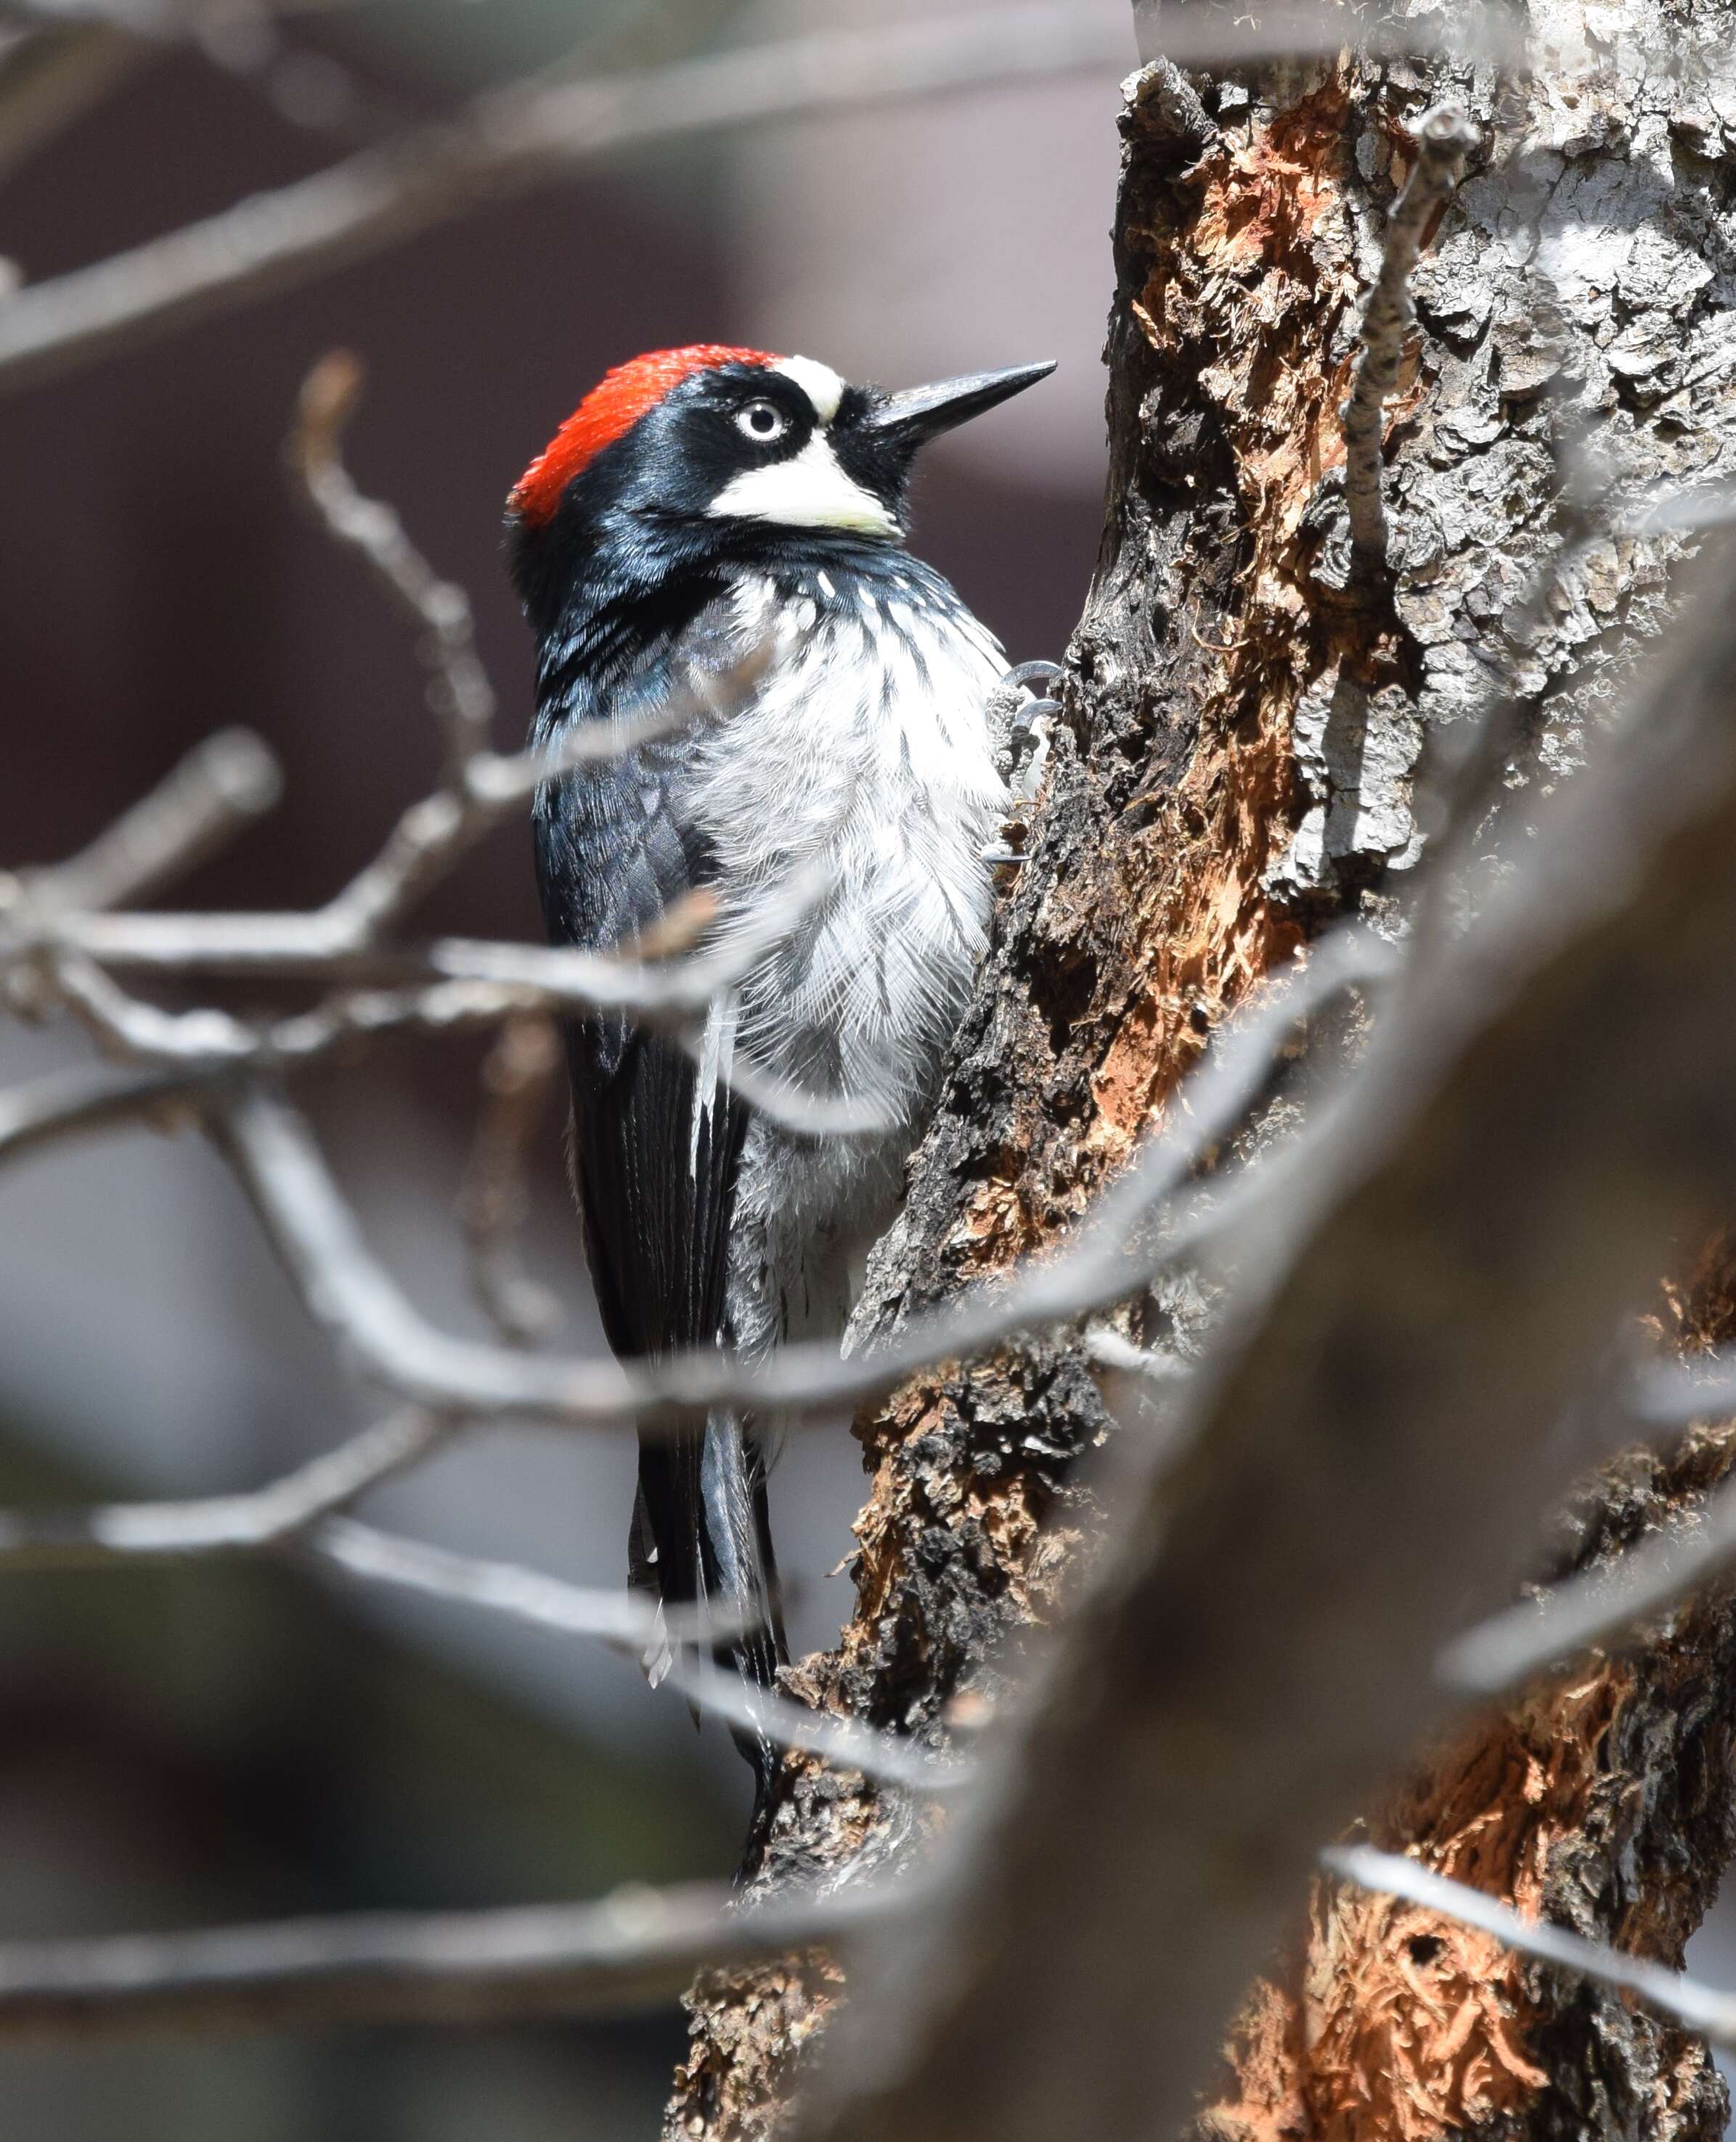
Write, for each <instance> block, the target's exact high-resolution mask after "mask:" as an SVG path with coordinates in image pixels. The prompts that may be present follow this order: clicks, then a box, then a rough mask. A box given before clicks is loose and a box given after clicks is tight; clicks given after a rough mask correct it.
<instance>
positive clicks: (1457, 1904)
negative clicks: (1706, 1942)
mask: <svg viewBox="0 0 1736 2142" xmlns="http://www.w3.org/2000/svg"><path fill="white" fill-rule="evenodd" d="M1320 1863H1321V1864H1322V1866H1324V1868H1326V1869H1327V1871H1328V1872H1329V1873H1333V1874H1336V1875H1337V1876H1338V1877H1339V1879H1340V1880H1341V1881H1344V1882H1354V1883H1356V1884H1357V1886H1358V1887H1359V1888H1364V1889H1372V1890H1374V1891H1375V1892H1376V1893H1377V1894H1378V1895H1381V1896H1387V1897H1400V1898H1403V1899H1404V1900H1405V1902H1406V1903H1412V1904H1420V1905H1422V1906H1423V1908H1424V1909H1425V1910H1427V1911H1431V1912H1438V1913H1440V1915H1441V1917H1443V1918H1445V1919H1453V1920H1457V1922H1458V1923H1459V1924H1460V1925H1462V1926H1467V1927H1477V1930H1478V1931H1479V1932H1482V1933H1486V1934H1492V1935H1493V1936H1494V1937H1495V1939H1496V1940H1497V1941H1498V1942H1505V1943H1506V1944H1507V1947H1509V1948H1514V1949H1517V1950H1518V1951H1519V1952H1520V1954H1521V1956H1531V1957H1536V1959H1537V1961H1538V1962H1540V1963H1550V1964H1554V1965H1556V1967H1558V1968H1559V1969H1561V1970H1562V1971H1571V1972H1573V1974H1574V1975H1575V1976H1576V1977H1579V1978H1589V1979H1591V1980H1592V1981H1594V1982H1595V1983H1596V1984H1597V1985H1599V1986H1613V1987H1616V1988H1617V1989H1618V1991H1621V1992H1623V1993H1632V1994H1635V1995H1637V1996H1638V1997H1639V1998H1640V2000H1642V2001H1645V2003H1646V2004H1647V2005H1648V2006H1650V2007H1652V2008H1655V2009H1656V2010H1657V2011H1658V2012H1659V2014H1660V2015H1661V2016H1667V2017H1668V2018H1669V2021H1671V2022H1672V2023H1679V2024H1680V2025H1681V2026H1682V2027H1683V2028H1684V2030H1688V2031H1697V2032H1698V2033H1699V2036H1701V2037H1703V2038H1709V2039H1710V2040H1711V2041H1712V2043H1713V2044H1714V2046H1736V1994H1731V1993H1721V1992H1719V1991H1718V1990H1717V1988H1716V1987H1711V1986H1704V1985H1702V1984H1701V1983H1700V1982H1699V1980H1698V1979H1694V1978H1690V1977H1689V1976H1688V1975H1687V1973H1686V1972H1680V1971H1669V1970H1666V1969H1665V1968H1664V1966H1663V1965H1662V1964H1661V1963H1649V1962H1646V1960H1645V1958H1644V1957H1637V1956H1624V1955H1623V1954H1622V1953H1621V1952H1620V1949H1614V1948H1611V1947H1609V1946H1608V1945H1607V1943H1605V1942H1594V1941H1587V1940H1586V1939H1585V1937H1583V1936H1582V1935H1580V1934H1576V1933H1570V1932H1568V1931H1567V1929H1566V1927H1551V1926H1547V1925H1546V1924H1545V1923H1544V1922H1542V1921H1541V1920H1539V1919H1527V1918H1524V1917H1521V1915H1520V1914H1519V1913H1517V1912H1516V1911H1515V1910H1514V1909H1513V1908H1512V1905H1510V1904H1503V1903H1500V1902H1499V1901H1498V1900H1497V1898H1493V1897H1487V1896H1485V1895H1484V1894H1483V1893H1482V1890H1480V1889H1472V1888H1467V1885H1466V1884H1465V1883H1462V1882H1454V1881H1452V1880H1449V1879H1448V1878H1447V1876H1446V1875H1444V1874H1437V1873H1435V1872H1434V1871H1433V1868H1428V1867H1423V1866H1421V1865H1419V1864H1418V1862H1417V1861H1416V1860H1414V1859H1407V1858H1403V1857H1402V1856H1401V1855H1400V1854H1398V1853H1393V1852H1377V1851H1375V1850H1374V1848H1373V1846H1371V1845H1367V1844H1347V1845H1334V1846H1330V1847H1329V1848H1328V1849H1327V1850H1325V1851H1324V1852H1323V1853H1321V1854H1320Z"/></svg>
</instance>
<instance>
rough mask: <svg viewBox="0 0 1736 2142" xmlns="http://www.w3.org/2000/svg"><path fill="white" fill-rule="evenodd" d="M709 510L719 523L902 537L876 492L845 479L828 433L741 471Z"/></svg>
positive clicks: (853, 480) (719, 494)
mask: <svg viewBox="0 0 1736 2142" xmlns="http://www.w3.org/2000/svg"><path fill="white" fill-rule="evenodd" d="M706 510H707V511H708V512H709V513H710V514H712V515H713V516H715V517H716V518H717V519H718V520H727V519H730V518H734V519H737V520H742V521H776V522H777V524H778V526H780V527H783V528H848V529H851V530H852V531H855V532H856V534H858V535H897V534H898V533H899V532H900V531H899V526H898V523H897V521H895V520H894V518H893V517H892V516H891V515H890V513H889V512H888V511H886V509H885V506H882V505H881V503H880V501H879V500H878V499H877V498H875V496H874V495H873V494H872V492H870V491H864V490H863V488H862V486H861V484H859V483H857V482H856V480H855V479H854V478H853V477H851V476H846V474H845V472H844V471H843V469H842V468H841V466H840V465H839V461H838V457H837V456H836V454H835V453H834V452H832V450H831V440H829V439H828V438H827V437H826V434H825V432H815V434H814V436H813V437H811V439H810V440H809V441H808V442H807V444H806V446H805V447H803V448H802V450H801V452H800V453H799V454H792V455H791V457H790V458H789V459H788V460H787V461H771V462H768V463H767V465H766V466H765V467H763V468H752V469H743V470H742V473H741V474H740V475H739V476H732V478H731V479H730V481H728V482H727V484H725V485H724V486H723V490H722V491H719V492H718V495H717V496H716V497H715V498H714V499H713V501H712V502H711V504H710V506H708V508H707V509H706Z"/></svg>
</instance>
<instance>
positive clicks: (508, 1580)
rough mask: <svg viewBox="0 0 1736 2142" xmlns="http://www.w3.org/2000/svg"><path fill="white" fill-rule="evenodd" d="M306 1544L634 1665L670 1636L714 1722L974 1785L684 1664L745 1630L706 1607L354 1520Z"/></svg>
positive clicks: (946, 1786) (915, 1755)
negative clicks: (595, 1644)
mask: <svg viewBox="0 0 1736 2142" xmlns="http://www.w3.org/2000/svg"><path fill="white" fill-rule="evenodd" d="M308 1547H309V1549H310V1550H311V1551H312V1552H314V1553H316V1554H318V1555H320V1556H322V1557H324V1558H325V1559H327V1560H328V1561H331V1562H336V1563H337V1564H338V1566H339V1567H341V1568H343V1569H345V1570H347V1571H348V1572H349V1573H350V1574H351V1575H352V1576H354V1577H366V1578H368V1579H370V1580H372V1581H373V1582H377V1583H384V1584H391V1585H396V1586H398V1587H402V1588H404V1589H407V1590H409V1591H412V1592H422V1593H424V1594H425V1595H427V1596H428V1597H432V1598H436V1599H446V1600H450V1601H452V1602H456V1603H457V1604H459V1605H461V1606H466V1607H481V1608H484V1609H485V1610H486V1611H489V1612H491V1613H496V1614H505V1615H507V1616H510V1617H511V1618H512V1619H513V1620H515V1621H528V1622H530V1623H531V1624H532V1625H533V1626H535V1627H538V1628H545V1629H558V1630H560V1631H563V1632H564V1633H565V1634H568V1635H572V1636H588V1637H591V1638H594V1639H596V1640H598V1641H601V1642H603V1643H605V1644H607V1645H609V1646H610V1648H611V1649H613V1650H614V1651H619V1652H621V1653H622V1654H623V1655H624V1656H627V1657H629V1658H631V1659H633V1660H634V1661H636V1662H637V1661H639V1660H642V1659H643V1657H644V1654H645V1651H646V1650H647V1648H648V1646H650V1645H652V1644H653V1643H654V1642H656V1641H658V1640H659V1639H660V1638H663V1637H667V1638H668V1640H669V1641H670V1642H671V1643H673V1645H674V1646H675V1647H676V1653H675V1657H674V1659H673V1662H672V1664H671V1665H670V1666H669V1669H668V1673H667V1675H666V1676H664V1681H665V1684H666V1685H668V1687H670V1688H672V1689H673V1690H677V1691H678V1693H680V1694H681V1695H683V1696H685V1697H686V1698H687V1699H688V1701H689V1702H691V1703H692V1704H693V1706H694V1708H695V1709H696V1710H701V1711H703V1712H705V1713H706V1714H707V1715H709V1716H712V1717H716V1718H721V1719H723V1720H724V1721H725V1723H726V1724H728V1725H734V1726H738V1727H742V1728H745V1729H746V1730H748V1731H751V1732H754V1733H757V1734H760V1735H762V1736H763V1737H764V1738H765V1739H766V1740H770V1741H772V1742H773V1743H774V1744H775V1745H777V1746H779V1747H782V1748H798V1749H803V1750H806V1751H807V1752H809V1753H810V1754H812V1755H821V1756H823V1757H825V1759H826V1760H827V1761H828V1762H831V1763H833V1764H836V1765H837V1766H838V1767H839V1768H840V1769H846V1770H854V1771H858V1772H860V1773H861V1774H864V1775H865V1776H869V1777H874V1778H879V1779H883V1780H884V1781H885V1782H886V1783H887V1784H897V1785H902V1786H905V1787H906V1788H907V1789H910V1790H912V1791H915V1792H922V1793H934V1792H951V1791H955V1790H956V1789H958V1788H959V1786H961V1785H964V1784H969V1783H970V1782H971V1771H970V1769H969V1766H967V1765H966V1764H961V1763H954V1762H947V1761H943V1760H940V1758H939V1757H937V1756H934V1755H929V1754H928V1753H926V1752H925V1750H922V1749H921V1748H919V1747H915V1746H914V1745H912V1744H911V1743H910V1742H909V1741H906V1740H899V1739H897V1738H896V1737H895V1735H891V1734H889V1733H876V1732H875V1730H873V1729H872V1728H871V1727H870V1726H866V1725H860V1724H858V1723H857V1722H856V1720H853V1719H847V1718H832V1717H829V1716H827V1715H825V1714H823V1713H821V1712H819V1711H816V1710H810V1709H808V1707H807V1706H806V1705H805V1704H800V1703H794V1702H792V1701H791V1700H790V1699H789V1698H788V1697H787V1696H784V1695H777V1694H776V1693H775V1692H773V1691H772V1690H767V1689H759V1688H749V1687H748V1686H747V1685H746V1684H745V1683H744V1682H743V1681H742V1679H741V1676H739V1675H737V1674H735V1673H732V1672H730V1671H727V1670H725V1669H724V1668H723V1667H719V1666H713V1665H712V1664H710V1663H709V1661H706V1660H704V1659H699V1658H683V1656H681V1654H682V1651H683V1649H684V1648H686V1647H688V1646H691V1645H692V1644H693V1643H694V1642H696V1641H703V1642H707V1643H715V1642H718V1641H722V1640H723V1639H724V1638H725V1637H727V1636H728V1635H729V1634H730V1633H732V1631H733V1630H734V1629H735V1628H737V1627H738V1626H739V1625H738V1624H736V1623H732V1622H731V1621H729V1620H727V1618H726V1617H724V1616H720V1615H718V1613H716V1612H714V1611H710V1610H708V1609H707V1608H706V1607H703V1606H702V1607H698V1608H695V1609H693V1610H691V1611H680V1610H671V1609H668V1608H665V1609H664V1610H663V1612H662V1613H661V1615H659V1614H658V1612H657V1611H656V1610H655V1609H653V1608H651V1607H647V1606H646V1605H645V1604H644V1602H643V1601H642V1600H640V1599H639V1598H637V1597H634V1595H633V1594H632V1593H630V1592H602V1591H595V1590H592V1589H590V1588H589V1587H584V1586H582V1585H576V1584H568V1583H565V1582H563V1581H562V1580H561V1579H560V1577H548V1576H545V1574H544V1573H543V1572H541V1571H540V1570H534V1569H525V1568H524V1567H521V1566H520V1565H519V1564H518V1563H516V1562H486V1561H482V1560H479V1559H478V1558H477V1557H475V1556H472V1555H464V1554H453V1553H451V1552H449V1551H448V1550H447V1549H446V1548H444V1547H429V1546H427V1545H425V1544H424V1543H423V1542H422V1541H420V1540H407V1539H400V1538H398V1537H395V1536H394V1535H393V1534H392V1533H389V1532H379V1531H377V1530H376V1529H375V1528H374V1527H372V1525H362V1524H358V1523H356V1521H355V1520H354V1519H353V1518H333V1519H332V1520H331V1521H330V1522H328V1523H325V1524H323V1525H322V1526H321V1527H320V1528H319V1529H318V1531H317V1532H314V1533H313V1535H312V1537H310V1539H309V1540H308Z"/></svg>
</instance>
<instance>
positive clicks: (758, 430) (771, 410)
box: [736, 402, 790, 447]
mask: <svg viewBox="0 0 1736 2142" xmlns="http://www.w3.org/2000/svg"><path fill="white" fill-rule="evenodd" d="M736 428H737V430H738V431H742V432H746V433H747V437H749V438H750V439H753V440H756V441H757V442H758V443H759V444H760V445H761V446H762V447H763V446H766V445H768V444H769V443H770V442H771V441H772V440H773V439H781V438H782V437H783V435H784V433H785V432H787V431H788V430H789V428H790V420H789V418H788V417H786V416H785V414H784V412H783V411H782V409H780V408H779V407H778V406H777V403H776V402H749V403H748V404H747V407H746V408H745V409H743V410H742V412H741V413H740V415H739V416H737V418H736Z"/></svg>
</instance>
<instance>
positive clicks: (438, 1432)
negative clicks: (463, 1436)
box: [0, 1406, 459, 1572]
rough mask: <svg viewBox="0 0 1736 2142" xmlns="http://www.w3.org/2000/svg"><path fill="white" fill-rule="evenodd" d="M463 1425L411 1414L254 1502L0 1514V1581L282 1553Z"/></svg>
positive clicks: (366, 1432) (233, 1499) (238, 1499)
mask: <svg viewBox="0 0 1736 2142" xmlns="http://www.w3.org/2000/svg"><path fill="white" fill-rule="evenodd" d="M458 1425H459V1424H458V1423H457V1422H456V1420H454V1419H452V1418H451V1415H449V1414H436V1413H431V1412H428V1411H427V1410H426V1409H422V1408H421V1407H416V1406H408V1407H406V1408H405V1409H403V1410H402V1412H399V1413H395V1414H391V1415H390V1416H388V1418H387V1419H384V1420H382V1421H378V1422H376V1423H375V1424H374V1425H373V1426H372V1428H367V1429H363V1430H362V1433H361V1434H359V1435H357V1436H353V1437H352V1438H351V1439H350V1440H349V1441H348V1443H344V1444H340V1445H339V1446H338V1449H335V1450H330V1451H327V1452H325V1453H323V1454H322V1455H321V1456H319V1457H318V1458H313V1459H311V1460H310V1461H309V1462H308V1463H307V1464H305V1465H300V1466H298V1467H297V1468H296V1469H295V1470H294V1472H293V1473H286V1474H285V1475H284V1478H282V1479H280V1480H274V1481H273V1482H272V1483H271V1484H270V1486H269V1487H266V1488H258V1489H256V1490H255V1491H254V1493H252V1494H248V1495H210V1496H206V1497H204V1498H200V1500H197V1501H193V1502H185V1503H107V1504H104V1505H99V1506H98V1507H97V1508H94V1509H88V1510H67V1511H52V1510H51V1511H42V1512H37V1511H34V1510H7V1511H0V1572H3V1571H5V1570H7V1569H20V1568H22V1569H39V1568H61V1567H66V1566H67V1565H69V1564H71V1565H81V1564H86V1563H90V1562H116V1561H149V1560H155V1559H158V1558H160V1557H163V1556H165V1555H207V1554H234V1553H244V1552H257V1551H258V1550H259V1549H260V1548H262V1547H275V1546H279V1545H280V1544H281V1543H282V1542H284V1541H285V1540H289V1539H291V1538H293V1537H295V1536H296V1535H297V1534H298V1533H299V1532H304V1531H305V1530H306V1529H307V1528H308V1526H309V1525H312V1524H313V1523H315V1522H316V1521H317V1520H318V1519H319V1518H323V1517H328V1516H329V1515H330V1514H331V1513H333V1511H336V1510H341V1509H343V1508H346V1507H347V1506H348V1504H349V1503H353V1502H354V1501H355V1500H356V1499H357V1498H358V1496H360V1495H362V1494H364V1493H366V1492H367V1490H368V1489H369V1488H372V1487H376V1486H377V1485H378V1483H380V1482H381V1481H382V1480H386V1479H389V1478H391V1477H392V1474H393V1473H402V1472H404V1471H405V1470H407V1468H409V1467H410V1466H412V1465H415V1464H418V1463H420V1462H421V1461H422V1459H423V1458H427V1457H429V1456H431V1455H432V1454H433V1452H435V1451H436V1450H437V1449H440V1447H441V1445H442V1444H444V1443H445V1442H446V1440H447V1439H449V1438H450V1437H451V1435H452V1434H454V1432H455V1431H456V1429H457V1427H458Z"/></svg>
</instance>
